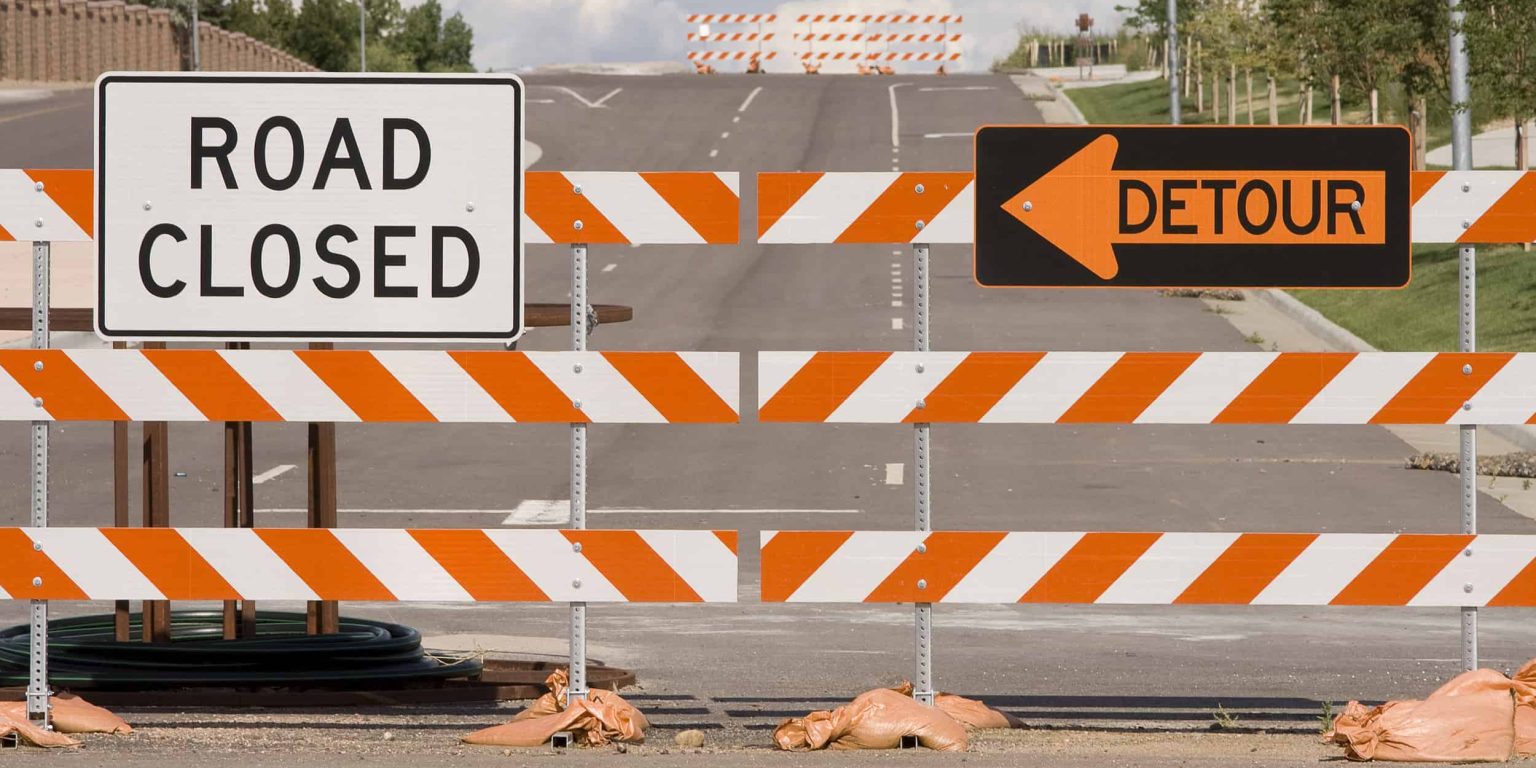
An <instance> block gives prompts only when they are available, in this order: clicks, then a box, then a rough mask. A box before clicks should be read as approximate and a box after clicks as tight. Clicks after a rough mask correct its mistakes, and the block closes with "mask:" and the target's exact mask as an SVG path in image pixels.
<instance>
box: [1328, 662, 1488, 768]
mask: <svg viewBox="0 0 1536 768" xmlns="http://www.w3.org/2000/svg"><path fill="white" fill-rule="evenodd" d="M1513 687H1514V684H1513V683H1512V682H1511V681H1510V679H1509V678H1507V677H1505V676H1503V675H1501V674H1499V673H1498V672H1495V671H1493V670H1491V669H1477V670H1473V671H1471V672H1465V673H1462V674H1460V675H1457V676H1456V677H1454V678H1452V679H1451V681H1450V682H1448V683H1446V684H1445V685H1442V686H1440V688H1439V690H1436V691H1435V692H1434V693H1431V694H1430V695H1429V698H1426V699H1424V700H1423V701H1389V702H1387V703H1385V704H1382V705H1381V706H1378V707H1373V708H1371V709H1366V708H1365V707H1364V706H1363V705H1361V704H1360V703H1359V702H1357V701H1351V702H1350V703H1349V706H1347V707H1345V709H1344V712H1343V713H1342V714H1340V715H1339V716H1338V717H1337V718H1334V721H1333V731H1332V732H1330V733H1329V734H1328V735H1327V736H1326V737H1325V739H1327V740H1328V741H1331V742H1333V743H1335V744H1339V745H1341V746H1343V747H1344V756H1345V757H1347V758H1349V759H1351V760H1391V761H1399V762H1419V763H1452V762H1457V763H1461V762H1504V761H1506V760H1508V759H1509V757H1510V754H1511V753H1512V752H1513V751H1514V747H1515V701H1514V698H1513V696H1511V690H1512V689H1513Z"/></svg>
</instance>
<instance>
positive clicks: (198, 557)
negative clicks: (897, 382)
mask: <svg viewBox="0 0 1536 768" xmlns="http://www.w3.org/2000/svg"><path fill="white" fill-rule="evenodd" d="M0 599H11V600H348V601H355V600H378V601H396V602H418V601H448V602H554V603H563V602H572V601H580V602H589V603H630V602H633V603H702V602H727V603H729V602H735V601H736V532H735V531H626V530H566V531H561V530H506V529H491V530H474V529H467V530H466V529H457V530H454V529H450V530H442V529H436V530H426V529H423V530H395V529H385V528H337V529H315V528H243V529H242V528H231V529H226V528H0Z"/></svg>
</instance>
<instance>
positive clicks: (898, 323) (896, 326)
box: [891, 317, 902, 331]
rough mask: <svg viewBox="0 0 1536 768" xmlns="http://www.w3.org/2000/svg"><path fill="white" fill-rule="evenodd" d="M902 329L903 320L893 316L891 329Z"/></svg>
mask: <svg viewBox="0 0 1536 768" xmlns="http://www.w3.org/2000/svg"><path fill="white" fill-rule="evenodd" d="M901 329H902V322H901V318H899V317H893V318H891V330H893V331H899V330H901Z"/></svg>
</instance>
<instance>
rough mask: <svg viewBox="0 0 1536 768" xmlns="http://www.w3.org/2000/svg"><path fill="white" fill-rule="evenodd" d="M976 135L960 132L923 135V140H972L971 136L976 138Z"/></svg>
mask: <svg viewBox="0 0 1536 768" xmlns="http://www.w3.org/2000/svg"><path fill="white" fill-rule="evenodd" d="M974 135H976V134H974V133H965V132H963V131H962V132H960V133H925V134H923V138H925V139H958V138H961V137H962V136H963V137H966V138H970V137H971V136H974Z"/></svg>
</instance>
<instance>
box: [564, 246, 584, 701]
mask: <svg viewBox="0 0 1536 768" xmlns="http://www.w3.org/2000/svg"><path fill="white" fill-rule="evenodd" d="M586 348H587V245H586V243H573V244H572V245H571V349H573V350H575V351H577V352H581V351H585V350H586ZM573 405H575V406H576V407H577V408H580V407H581V404H580V403H574V404H573ZM571 527H572V528H576V529H581V528H586V527H587V425H586V424H572V425H571ZM578 546H579V545H578ZM570 652H571V664H570V678H571V679H570V685H569V687H568V688H567V689H566V690H567V693H566V698H567V700H574V699H584V698H586V697H587V604H586V603H571V651H570Z"/></svg>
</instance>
